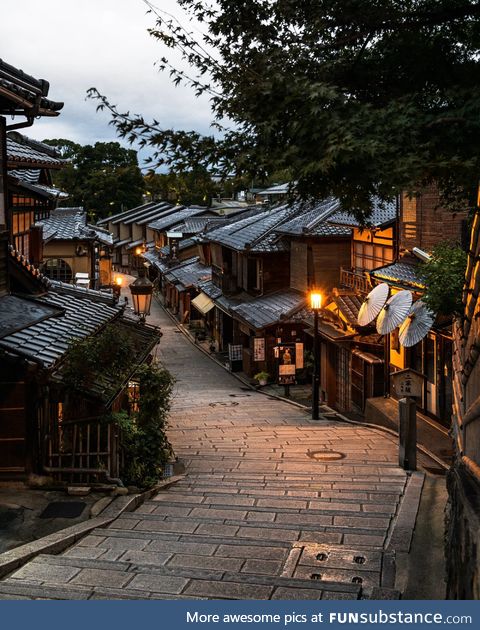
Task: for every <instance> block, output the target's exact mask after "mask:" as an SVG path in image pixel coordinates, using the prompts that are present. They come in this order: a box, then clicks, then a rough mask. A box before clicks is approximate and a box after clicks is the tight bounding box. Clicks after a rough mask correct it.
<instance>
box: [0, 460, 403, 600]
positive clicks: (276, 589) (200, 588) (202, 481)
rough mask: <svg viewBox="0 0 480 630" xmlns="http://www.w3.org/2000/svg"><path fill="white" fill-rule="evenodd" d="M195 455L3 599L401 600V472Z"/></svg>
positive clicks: (42, 560) (1, 592) (7, 584)
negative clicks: (396, 538) (288, 467)
mask: <svg viewBox="0 0 480 630" xmlns="http://www.w3.org/2000/svg"><path fill="white" fill-rule="evenodd" d="M189 457H190V460H189V462H190V464H189V467H190V469H192V472H191V473H190V474H188V476H187V477H186V478H185V479H183V480H181V481H179V482H177V483H176V484H175V485H173V486H171V487H170V488H169V489H168V490H165V491H162V492H159V493H158V494H157V495H156V496H155V497H154V499H153V500H151V501H147V502H146V503H144V504H143V505H141V506H140V507H139V508H137V509H136V510H135V511H134V512H128V513H124V514H122V516H121V517H120V518H118V519H116V520H115V521H114V522H113V523H112V524H111V525H110V526H109V527H108V528H105V529H97V530H94V531H93V532H92V533H91V534H90V535H88V536H86V537H85V538H84V539H82V540H80V541H79V542H78V543H77V544H76V545H74V546H73V547H71V548H69V549H68V550H67V551H65V552H63V553H62V554H61V555H42V556H38V557H37V558H35V559H34V560H33V561H31V562H29V563H28V564H26V565H25V566H23V567H22V568H20V569H19V570H17V571H16V572H14V573H13V574H11V575H10V576H9V577H7V579H5V580H3V581H2V582H0V599H10V598H15V599H18V598H22V597H25V598H28V599H32V598H34V599H132V598H133V599H140V598H142V599H143V598H144V599H150V598H153V599H212V598H213V599H365V598H376V599H377V598H392V597H393V598H395V597H398V593H397V592H396V591H394V590H393V587H394V556H393V553H392V552H391V551H385V549H386V544H387V543H388V540H389V538H390V537H391V535H392V532H393V528H394V525H395V519H396V515H397V513H398V508H399V506H400V505H401V503H402V499H403V497H404V496H405V488H406V485H407V484H408V482H409V477H407V476H406V475H405V473H403V471H400V470H399V469H397V468H394V467H392V466H390V465H388V464H384V465H383V466H382V465H380V469H379V470H377V472H376V473H375V474H372V473H370V474H368V473H367V472H366V471H365V472H363V473H359V474H358V475H356V476H355V478H350V479H349V480H348V481H345V480H343V477H342V476H341V475H339V474H323V475H321V478H319V477H318V475H313V474H312V473H308V471H307V472H302V473H300V472H298V473H292V472H288V474H286V473H275V474H273V473H265V472H250V473H248V474H247V473H245V472H240V471H237V472H235V471H231V470H229V471H228V472H221V473H212V472H194V470H195V468H196V464H199V463H200V459H199V460H198V461H197V459H196V457H195V456H194V455H192V454H190V455H189ZM197 457H199V458H200V457H201V456H200V455H199V456H197ZM201 461H202V465H203V464H204V457H203V458H201ZM292 461H293V460H291V462H290V463H292ZM259 464H260V462H259ZM377 466H379V465H378V464H377ZM260 467H261V465H260ZM287 477H288V478H287Z"/></svg>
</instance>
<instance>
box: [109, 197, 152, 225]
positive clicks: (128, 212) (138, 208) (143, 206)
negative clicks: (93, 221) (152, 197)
mask: <svg viewBox="0 0 480 630" xmlns="http://www.w3.org/2000/svg"><path fill="white" fill-rule="evenodd" d="M160 203H163V202H159V201H149V202H148V203H142V204H141V205H140V206H135V208H130V210H123V211H122V212H118V213H117V214H112V215H111V216H109V217H105V218H104V219H100V221H98V222H97V223H98V225H107V223H109V222H110V221H113V222H115V221H116V220H117V219H119V220H120V221H121V220H122V219H127V218H128V217H130V216H131V215H132V214H135V213H136V212H139V211H142V210H147V209H148V208H153V206H158V205H160Z"/></svg>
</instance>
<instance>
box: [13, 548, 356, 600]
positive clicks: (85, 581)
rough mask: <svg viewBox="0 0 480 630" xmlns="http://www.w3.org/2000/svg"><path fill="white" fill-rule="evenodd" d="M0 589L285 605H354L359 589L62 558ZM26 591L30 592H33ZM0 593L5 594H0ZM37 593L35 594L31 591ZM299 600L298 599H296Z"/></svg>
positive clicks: (43, 561) (37, 564) (34, 564)
mask: <svg viewBox="0 0 480 630" xmlns="http://www.w3.org/2000/svg"><path fill="white" fill-rule="evenodd" d="M3 585H4V586H6V587H7V588H8V587H15V586H19V585H23V586H26V587H27V588H28V587H31V588H32V589H33V591H34V590H35V588H37V589H38V587H54V586H57V585H58V586H59V587H61V589H60V590H63V589H66V590H67V591H68V590H69V589H74V590H76V589H78V587H82V588H83V589H85V592H86V597H81V595H82V591H77V592H78V593H79V595H80V598H82V599H86V598H91V597H92V596H93V595H95V594H96V593H97V592H99V593H104V592H105V589H116V590H118V591H120V592H122V593H124V594H125V595H126V596H132V595H133V594H137V597H138V598H141V597H142V596H141V594H144V595H146V596H147V597H156V596H157V595H160V596H166V595H169V596H175V597H178V596H189V597H191V596H193V597H207V598H215V599H288V598H289V597H288V595H291V594H290V591H295V592H297V593H299V594H300V596H301V594H302V593H303V594H304V598H307V599H321V598H324V597H325V595H326V596H327V598H329V599H330V598H333V599H344V598H348V599H359V598H360V597H361V596H362V587H361V584H357V583H351V584H347V583H339V582H336V581H334V580H328V581H327V580H321V579H303V578H290V577H283V576H278V575H260V574H257V573H253V572H252V573H243V574H242V573H237V572H235V571H226V570H223V569H220V570H210V569H205V568H194V567H190V566H189V567H182V566H154V565H144V564H139V563H135V562H122V561H119V560H117V561H109V560H91V559H81V558H71V557H65V556H48V555H43V556H38V557H37V558H35V559H34V560H33V561H31V562H29V563H28V564H27V565H25V566H24V567H22V568H21V569H18V570H17V571H16V572H15V573H13V574H12V575H11V576H10V577H9V578H8V579H7V580H5V581H4V582H3ZM33 591H31V592H33ZM4 592H5V591H4ZM36 592H37V593H38V592H39V591H38V590H37V591H36ZM298 596H299V595H297V598H298Z"/></svg>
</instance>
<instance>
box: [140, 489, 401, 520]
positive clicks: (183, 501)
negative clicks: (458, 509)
mask: <svg viewBox="0 0 480 630" xmlns="http://www.w3.org/2000/svg"><path fill="white" fill-rule="evenodd" d="M322 494H323V493H322ZM325 494H327V495H330V496H327V497H325V496H321V497H318V496H317V495H318V493H313V492H312V493H311V494H310V496H309V495H305V494H302V493H299V494H294V495H287V496H285V495H278V494H277V495H268V494H263V493H261V494H255V495H252V494H236V493H218V494H215V493H214V491H212V492H210V493H208V494H206V493H195V494H194V493H190V494H187V493H180V492H172V493H170V492H160V493H159V494H157V495H156V496H155V497H154V498H153V499H152V500H151V501H150V502H148V503H145V504H144V506H145V507H144V508H143V507H142V509H141V511H145V512H147V513H148V512H152V511H153V510H152V504H155V503H156V504H157V507H158V504H163V505H169V506H177V507H181V506H184V507H185V508H187V507H190V508H195V507H211V508H213V507H216V508H220V509H221V508H222V507H223V506H229V507H236V508H237V509H240V508H242V507H244V508H245V509H249V510H256V511H263V512H267V511H269V510H270V511H271V510H272V508H275V511H287V512H291V511H294V512H298V511H299V510H308V513H309V514H316V513H322V512H325V511H327V512H331V510H335V511H338V513H340V512H352V511H358V512H362V511H364V512H369V513H378V514H387V515H390V514H392V513H393V512H394V511H395V507H396V505H397V503H398V501H399V497H398V496H396V495H395V496H392V498H391V499H390V500H386V499H385V498H384V501H383V502H381V501H380V499H379V498H378V497H373V498H372V497H371V496H370V495H369V494H368V493H355V494H354V493H343V494H340V493H335V492H325Z"/></svg>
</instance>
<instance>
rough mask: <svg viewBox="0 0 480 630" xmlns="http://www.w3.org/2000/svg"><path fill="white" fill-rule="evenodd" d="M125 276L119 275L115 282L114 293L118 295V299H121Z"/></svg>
mask: <svg viewBox="0 0 480 630" xmlns="http://www.w3.org/2000/svg"><path fill="white" fill-rule="evenodd" d="M122 284H123V278H122V276H117V277H116V278H115V280H114V282H113V294H114V295H115V296H116V298H117V301H118V300H119V299H120V293H121V291H122Z"/></svg>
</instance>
